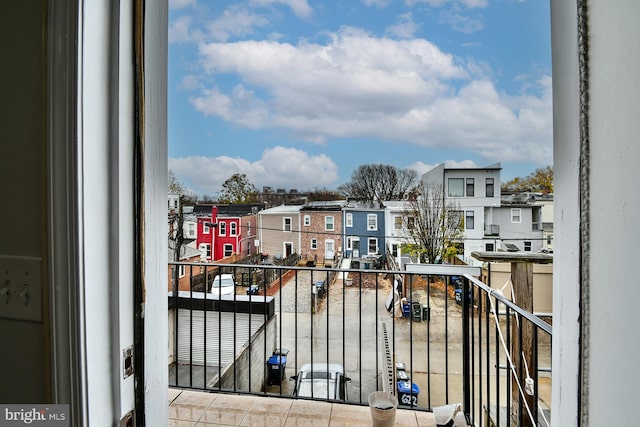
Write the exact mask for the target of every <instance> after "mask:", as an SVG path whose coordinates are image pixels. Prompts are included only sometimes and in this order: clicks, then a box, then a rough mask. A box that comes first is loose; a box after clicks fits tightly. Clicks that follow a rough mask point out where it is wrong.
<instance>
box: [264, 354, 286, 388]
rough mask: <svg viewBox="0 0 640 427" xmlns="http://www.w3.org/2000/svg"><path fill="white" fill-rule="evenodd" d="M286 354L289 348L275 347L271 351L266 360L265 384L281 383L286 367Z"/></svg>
mask: <svg viewBox="0 0 640 427" xmlns="http://www.w3.org/2000/svg"><path fill="white" fill-rule="evenodd" d="M287 354H289V350H287V349H286V348H277V349H275V350H274V351H273V354H272V355H271V357H269V360H267V371H268V374H267V384H269V385H273V384H276V385H279V384H282V380H283V379H284V377H285V369H286V367H287Z"/></svg>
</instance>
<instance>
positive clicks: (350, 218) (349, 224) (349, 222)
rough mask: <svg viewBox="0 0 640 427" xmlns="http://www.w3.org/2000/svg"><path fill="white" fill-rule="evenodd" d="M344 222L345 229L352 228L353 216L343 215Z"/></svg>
mask: <svg viewBox="0 0 640 427" xmlns="http://www.w3.org/2000/svg"><path fill="white" fill-rule="evenodd" d="M344 222H345V225H346V226H347V227H353V214H352V213H351V212H349V213H347V214H346V215H345V218H344Z"/></svg>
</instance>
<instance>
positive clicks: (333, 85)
mask: <svg viewBox="0 0 640 427" xmlns="http://www.w3.org/2000/svg"><path fill="white" fill-rule="evenodd" d="M200 54H201V59H202V63H203V66H204V69H205V72H206V73H209V74H211V75H214V76H215V75H216V74H217V73H224V74H234V75H237V76H238V77H239V80H240V82H241V83H240V84H237V85H236V86H234V87H233V88H231V89H229V88H224V87H222V86H214V87H211V86H207V87H206V88H205V89H202V90H199V91H198V92H195V93H194V95H193V96H192V98H191V102H192V105H193V106H194V107H195V108H196V109H197V110H198V111H200V112H201V113H203V114H206V115H212V116H217V117H221V118H223V119H224V120H226V121H228V122H230V123H233V124H236V125H239V126H244V127H250V128H253V129H266V128H275V129H283V130H286V131H288V132H290V134H291V135H293V136H295V137H297V138H299V139H300V140H305V141H312V142H315V143H321V144H322V143H326V141H327V140H329V139H330V138H353V137H366V138H379V139H384V140H389V141H392V142H397V143H412V144H416V145H420V146H425V147H429V148H436V149H465V150H471V151H472V152H476V153H477V154H479V155H480V156H481V157H482V158H484V159H486V160H487V162H488V163H489V162H491V163H492V162H495V161H503V162H507V161H529V162H530V161H538V162H540V164H549V163H551V158H552V153H551V147H552V142H551V130H552V122H551V87H550V77H548V78H545V79H542V80H540V81H538V82H537V83H536V87H535V88H533V89H535V90H532V89H530V90H528V91H527V94H521V95H517V96H512V95H508V94H503V93H499V92H498V91H497V90H496V88H495V86H494V85H493V83H492V82H491V81H490V80H489V78H490V77H491V71H490V69H488V66H486V64H479V63H476V62H474V61H470V60H467V59H457V58H454V57H453V56H452V55H449V54H447V53H445V52H442V51H441V50H440V49H438V48H437V47H436V46H435V45H433V44H432V43H430V42H428V41H427V40H423V39H414V40H391V39H386V38H375V37H372V36H371V35H369V34H366V33H364V32H363V31H361V30H357V29H353V28H344V29H342V30H341V31H340V32H338V33H335V34H331V35H330V40H329V42H328V43H327V44H325V45H322V44H313V43H299V44H298V45H291V44H286V43H278V42H276V41H244V42H237V43H227V44H222V43H211V44H203V45H201V48H200ZM202 84H203V85H204V83H202ZM335 143H340V140H339V139H338V140H337V141H336V142H335Z"/></svg>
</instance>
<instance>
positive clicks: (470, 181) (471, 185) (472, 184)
mask: <svg viewBox="0 0 640 427" xmlns="http://www.w3.org/2000/svg"><path fill="white" fill-rule="evenodd" d="M469 190H471V191H469ZM475 194H476V180H475V179H474V178H465V180H464V195H465V196H467V197H474V195H475Z"/></svg>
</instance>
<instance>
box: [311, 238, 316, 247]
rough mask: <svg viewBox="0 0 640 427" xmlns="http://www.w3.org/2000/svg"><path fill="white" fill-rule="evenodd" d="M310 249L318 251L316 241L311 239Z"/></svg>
mask: <svg viewBox="0 0 640 427" xmlns="http://www.w3.org/2000/svg"><path fill="white" fill-rule="evenodd" d="M311 249H318V239H311Z"/></svg>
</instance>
